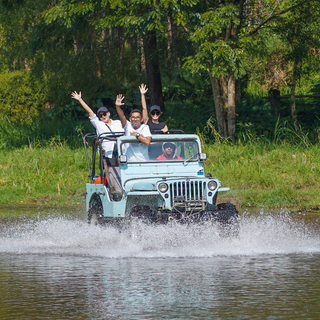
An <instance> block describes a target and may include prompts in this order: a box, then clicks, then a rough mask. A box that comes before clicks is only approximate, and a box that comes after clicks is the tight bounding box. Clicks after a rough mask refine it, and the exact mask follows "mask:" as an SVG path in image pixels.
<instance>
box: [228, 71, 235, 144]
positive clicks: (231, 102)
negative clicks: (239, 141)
mask: <svg viewBox="0 0 320 320" xmlns="http://www.w3.org/2000/svg"><path fill="white" fill-rule="evenodd" d="M235 132H236V80H235V78H234V73H233V72H232V73H231V74H230V76H229V80H228V136H229V137H230V138H231V139H232V140H234V133H235Z"/></svg>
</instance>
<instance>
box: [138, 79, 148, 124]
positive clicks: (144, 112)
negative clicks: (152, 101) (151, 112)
mask: <svg viewBox="0 0 320 320" xmlns="http://www.w3.org/2000/svg"><path fill="white" fill-rule="evenodd" d="M139 89H140V93H141V104H142V121H143V123H144V124H147V122H148V120H149V117H148V109H147V102H146V93H147V91H148V88H147V86H146V85H145V84H143V83H141V86H140V87H139Z"/></svg>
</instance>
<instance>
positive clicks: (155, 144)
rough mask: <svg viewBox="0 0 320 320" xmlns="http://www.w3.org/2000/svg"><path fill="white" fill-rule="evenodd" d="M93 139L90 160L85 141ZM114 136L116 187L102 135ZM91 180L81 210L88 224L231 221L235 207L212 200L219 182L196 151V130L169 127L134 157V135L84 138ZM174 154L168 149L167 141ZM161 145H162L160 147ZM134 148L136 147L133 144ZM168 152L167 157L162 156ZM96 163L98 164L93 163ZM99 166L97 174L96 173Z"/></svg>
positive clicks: (140, 145)
mask: <svg viewBox="0 0 320 320" xmlns="http://www.w3.org/2000/svg"><path fill="white" fill-rule="evenodd" d="M89 138H92V160H91V164H90V161H89V156H88V140H89ZM105 139H107V140H111V141H115V150H116V151H117V153H118V157H117V159H118V167H119V169H118V171H119V172H120V173H119V179H120V184H121V189H122V190H121V191H115V190H114V188H112V186H111V185H110V183H109V180H108V170H109V169H110V168H107V167H106V163H104V161H103V150H102V148H101V146H102V142H103V140H105ZM84 145H85V152H86V157H87V162H88V169H89V177H90V182H89V183H87V185H86V210H87V212H88V222H89V223H90V224H101V225H102V224H105V223H115V224H117V225H119V224H121V222H123V221H127V220H130V219H132V218H133V217H136V218H139V219H142V220H143V221H148V222H151V223H161V224H163V223H169V222H179V223H194V222H201V221H208V220H212V221H217V222H218V223H220V224H222V225H226V224H236V222H237V217H238V211H237V209H236V207H235V206H234V205H233V204H231V203H220V204H218V205H217V204H216V203H217V197H218V193H219V192H223V191H229V190H230V189H229V188H222V187H221V182H220V181H219V180H218V179H217V178H213V177H212V176H211V174H210V173H208V174H207V175H205V173H204V168H203V165H204V161H206V159H207V155H206V154H205V153H202V151H201V143H200V139H199V137H198V136H197V135H195V134H184V133H183V132H180V131H170V134H154V135H152V140H151V143H150V145H149V147H148V157H147V158H146V159H143V160H141V159H140V160H139V161H137V160H136V159H135V158H132V157H131V158H128V154H127V150H128V148H139V147H142V144H141V143H140V142H139V141H138V139H136V137H134V136H123V133H112V134H110V133H105V134H102V135H100V136H96V135H95V134H87V135H86V136H85V137H84ZM169 145H171V149H174V150H173V154H172V152H171V154H170V155H169V154H165V151H166V150H167V151H169V152H170V146H169ZM165 147H166V149H165ZM136 150H137V149H136ZM167 157H168V158H167ZM96 167H97V168H96ZM96 171H98V173H99V174H98V175H96Z"/></svg>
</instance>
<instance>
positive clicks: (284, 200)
mask: <svg viewBox="0 0 320 320" xmlns="http://www.w3.org/2000/svg"><path fill="white" fill-rule="evenodd" d="M204 150H205V151H206V152H207V154H208V161H207V163H206V172H211V173H212V175H213V176H216V177H218V178H219V179H220V180H221V181H222V184H223V186H229V187H231V191H230V192H229V193H228V195H227V194H226V196H228V197H231V198H234V199H236V201H237V202H238V203H239V204H240V206H241V207H251V206H257V207H267V208H284V207H287V208H295V209H299V210H304V209H307V210H319V208H320V158H319V155H320V146H319V145H313V146H309V147H308V148H306V147H304V146H302V145H301V146H292V145H290V144H287V143H285V142H283V143H282V144H280V145H275V144H271V143H269V144H268V143H258V142H255V143H248V144H245V145H243V144H239V145H230V144H213V145H206V146H205V147H204Z"/></svg>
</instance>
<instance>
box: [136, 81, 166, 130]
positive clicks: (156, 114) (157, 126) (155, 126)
mask: <svg viewBox="0 0 320 320" xmlns="http://www.w3.org/2000/svg"><path fill="white" fill-rule="evenodd" d="M139 89H140V93H141V104H142V117H143V122H144V124H146V125H148V126H149V129H150V131H151V133H152V134H154V133H168V130H169V129H168V127H167V125H166V123H165V122H159V118H160V116H161V114H162V112H161V108H160V107H159V106H157V105H153V106H152V107H151V108H150V113H149V114H150V116H151V119H149V117H148V109H147V102H146V93H147V91H148V88H147V86H146V85H145V84H143V83H142V84H141V86H139Z"/></svg>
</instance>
